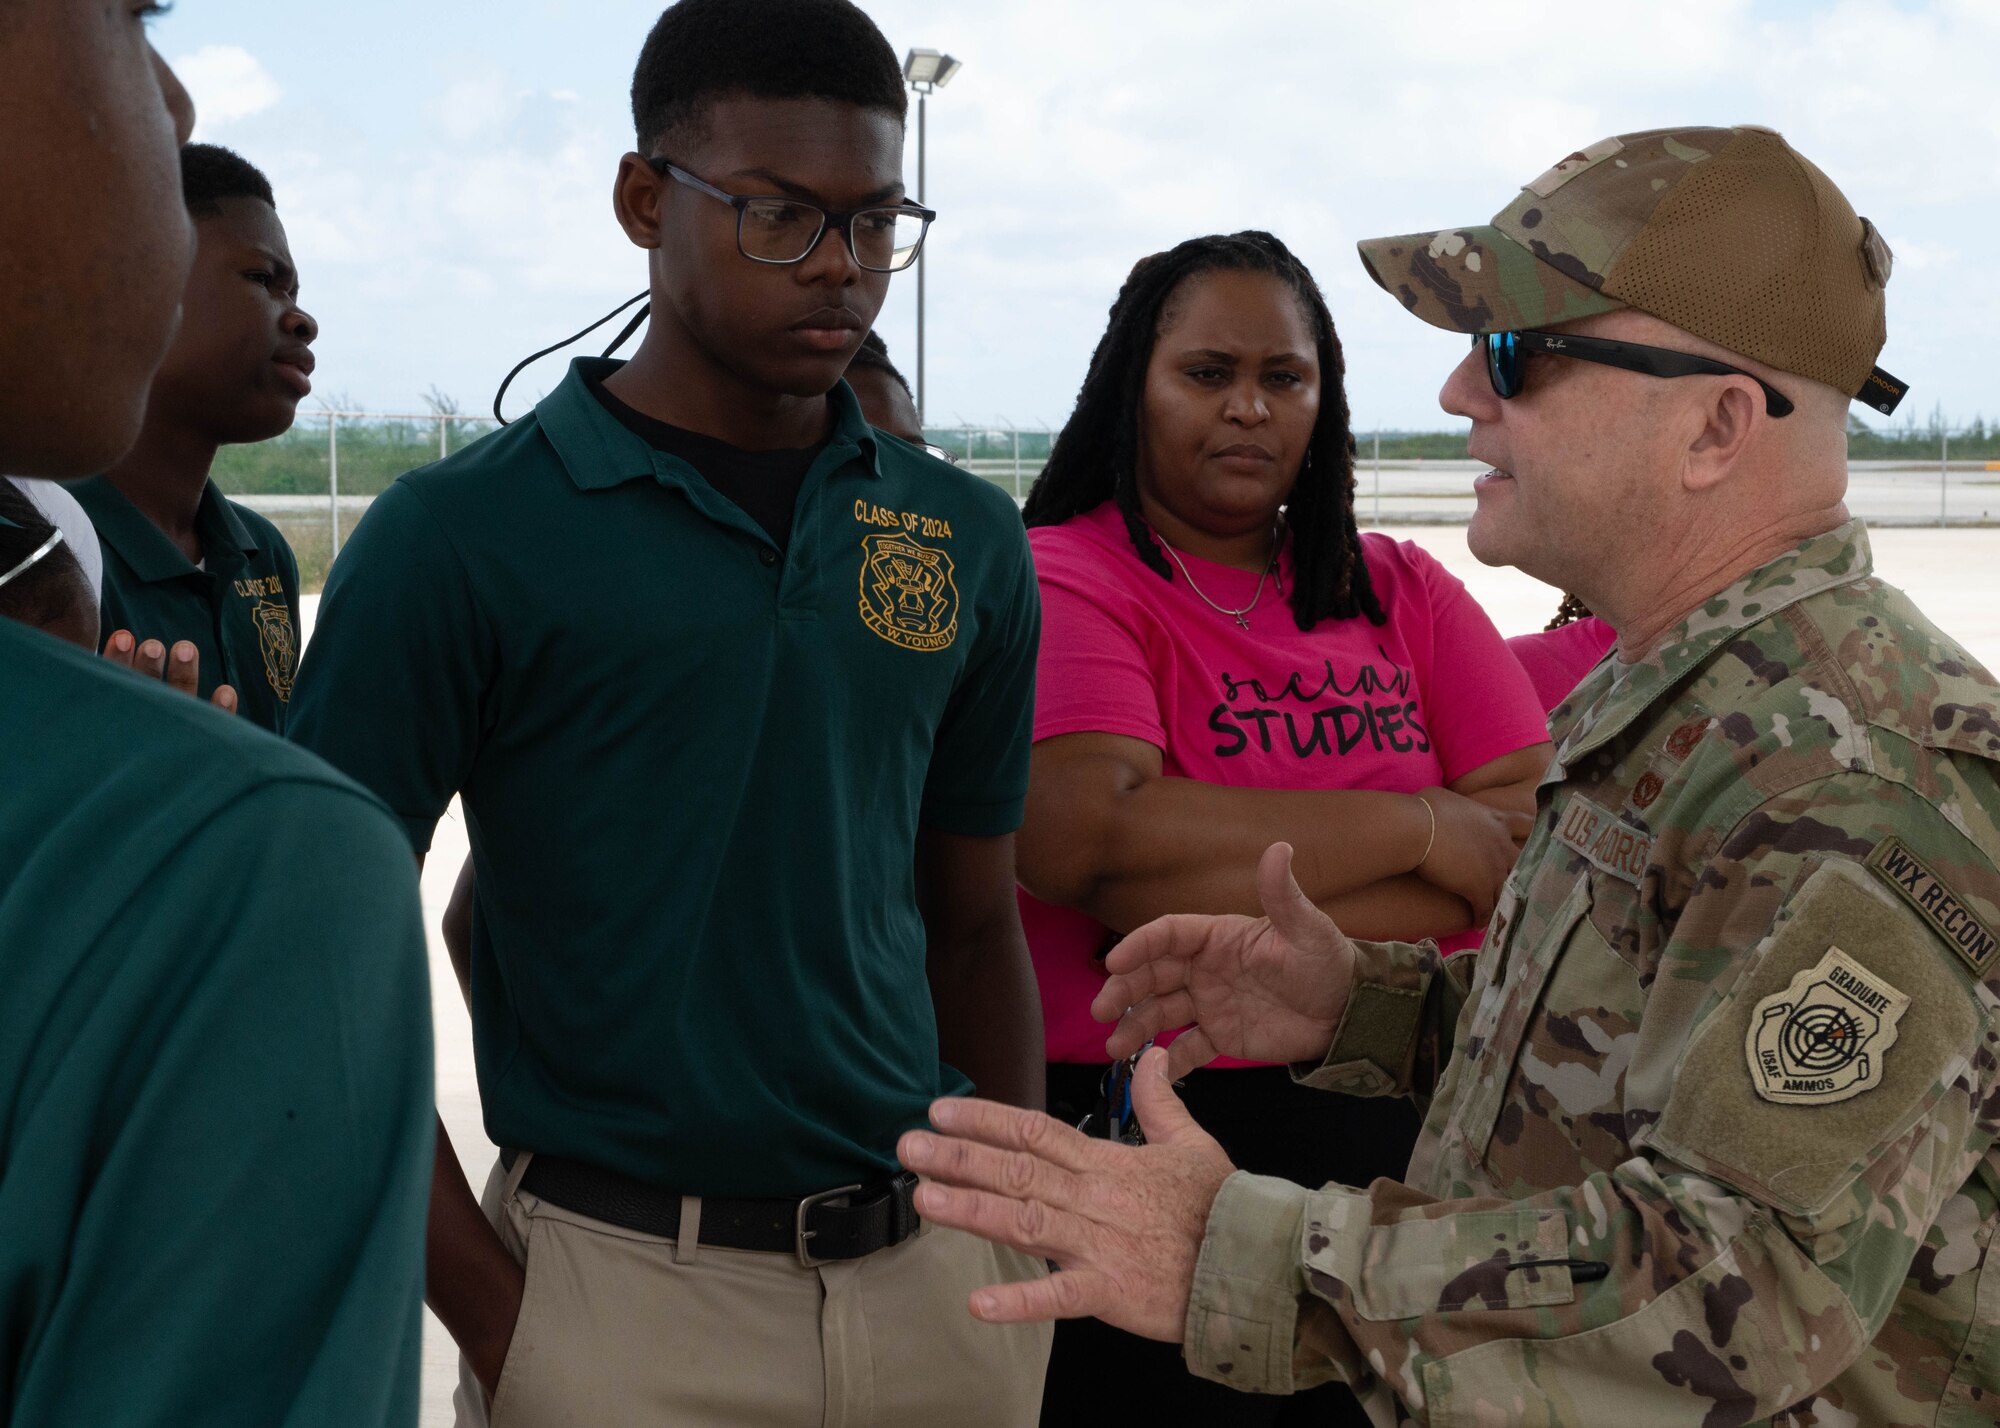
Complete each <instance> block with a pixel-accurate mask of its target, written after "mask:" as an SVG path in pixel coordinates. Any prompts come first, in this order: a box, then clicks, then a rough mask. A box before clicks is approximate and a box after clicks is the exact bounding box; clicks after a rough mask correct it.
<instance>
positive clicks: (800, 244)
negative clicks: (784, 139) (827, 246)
mask: <svg viewBox="0 0 2000 1428" xmlns="http://www.w3.org/2000/svg"><path fill="white" fill-rule="evenodd" d="M646 164H647V166H648V167H649V168H651V169H652V170H653V172H654V173H657V174H659V175H661V176H662V177H664V178H670V179H672V180H673V181H674V182H675V183H679V184H685V185H686V186H687V187H689V188H691V189H693V190H694V191H695V192H697V193H705V194H707V195H708V196H709V197H710V198H715V199H720V200H721V201H722V202H724V203H726V204H728V205H729V206H730V207H731V208H733V209H735V210H736V251H737V252H739V253H741V254H742V255H743V256H744V257H746V258H748V259H750V260H751V261H752V262H753V263H778V264H784V263H802V262H804V261H805V258H806V255H807V254H808V253H810V252H812V251H813V249H815V248H817V247H818V246H819V240H820V235H822V234H823V233H825V232H826V230H827V229H828V228H829V227H831V228H837V229H839V230H840V232H841V235H842V236H843V237H845V238H846V239H847V251H848V252H850V253H852V254H853V255H854V261H855V262H856V263H857V264H859V265H860V266H861V267H863V268H866V269H867V270H868V271H869V272H871V273H900V272H902V271H903V270H904V269H905V268H907V267H909V266H910V264H912V263H914V262H916V261H917V254H918V253H919V252H921V251H922V250H923V246H924V235H925V234H926V233H928V232H929V231H930V226H931V223H932V221H933V220H934V219H936V217H937V214H936V213H935V212H934V211H933V210H931V209H928V208H925V207H923V206H922V205H921V204H916V203H895V204H877V205H875V206H874V207H871V208H857V209H855V210H853V211H852V212H849V213H835V212H833V211H832V210H830V209H825V208H821V207H820V206H819V205H818V204H816V203H807V202H805V201H804V200H803V199H797V198H773V197H770V196H768V195H752V196H751V197H748V198H746V197H744V196H743V195H741V194H735V193H725V192H724V191H723V190H721V189H719V188H717V187H716V186H715V185H714V184H712V183H706V182H704V181H703V180H701V179H699V178H696V177H695V176H694V175H693V174H691V173H689V172H688V171H687V170H686V169H684V168H681V167H680V166H679V165H678V164H675V163H673V162H671V161H670V160H667V159H657V158H656V159H648V160H646Z"/></svg>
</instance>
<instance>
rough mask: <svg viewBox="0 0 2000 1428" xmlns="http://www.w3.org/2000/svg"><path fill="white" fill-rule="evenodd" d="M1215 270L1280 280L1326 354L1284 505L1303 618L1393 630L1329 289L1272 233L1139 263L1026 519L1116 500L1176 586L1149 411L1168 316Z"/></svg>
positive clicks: (1142, 554)
mask: <svg viewBox="0 0 2000 1428" xmlns="http://www.w3.org/2000/svg"><path fill="white" fill-rule="evenodd" d="M1210 272H1236V273H1269V274H1270V275H1271V276H1272V277H1275V278H1277V279H1279V280H1280V281H1281V282H1283V283H1284V284H1285V285H1286V286H1287V287H1289V288H1290V289H1291V290H1292V292H1293V294H1294V295H1295V296H1296V297H1297V298H1298V300H1299V305H1300V307H1301V308H1302V309H1304V312H1305V316H1306V320H1307V322H1308V323H1309V324H1310V326H1311V327H1312V331H1313V341H1314V343H1315V345H1316V347H1317V349H1318V352H1319V366H1320V391H1321V397H1320V407H1319V417H1318V420H1317V421H1315V422H1314V424H1313V430H1312V437H1311V440H1310V441H1308V442H1307V445H1306V457H1305V460H1304V462H1303V463H1301V466H1300V469H1299V473H1298V478H1297V480H1296V481H1295V483H1294V484H1293V486H1292V491H1291V495H1290V497H1289V498H1288V499H1287V501H1286V507H1285V520H1286V525H1287V526H1288V527H1289V529H1290V532H1291V540H1292V577H1293V578H1292V589H1291V594H1290V597H1289V598H1290V602H1291V606H1292V618H1293V619H1294V620H1295V621H1297V623H1298V627H1299V628H1300V629H1301V630H1310V629H1311V628H1312V627H1313V626H1314V625H1315V624H1317V623H1318V622H1319V621H1320V620H1323V619H1327V618H1328V617H1332V618H1335V619H1351V618H1353V617H1354V616H1356V615H1366V616H1367V617H1368V618H1369V619H1370V620H1371V621H1372V622H1374V623H1375V624H1377V625H1381V624H1386V623H1387V622H1388V616H1387V615H1386V614H1385V613H1384V612H1383V610H1382V603H1381V600H1380V599H1379V598H1378V597H1377V596H1376V593H1375V587H1374V584H1373V583H1372V582H1371V581H1370V580H1369V578H1368V565H1367V562H1366V561H1365V560H1364V559H1363V558H1362V554H1361V534H1360V532H1359V531H1358V530H1357V529H1356V528H1355V524H1354V437H1353V434H1352V432H1351V431H1350V429H1349V420H1348V412H1347V390H1346V386H1345V383H1344V378H1345V375H1346V363H1345V360H1344V359H1343V358H1342V356H1341V351H1340V338H1339V336H1338V335H1337V334H1336V333H1335V332H1334V329H1333V315H1332V314H1331V313H1330V312H1328V311H1327V307H1326V299H1325V297H1323V296H1322V295H1321V293H1320V290H1319V284H1318V283H1316V282H1314V281H1313V276H1312V274H1311V273H1309V272H1307V271H1306V267H1305V264H1303V263H1301V262H1300V261H1299V260H1298V259H1297V258H1296V257H1294V256H1293V255H1292V252H1291V250H1290V249H1289V248H1287V247H1286V246H1285V245H1284V244H1283V243H1281V242H1279V241H1278V240H1277V239H1276V238H1274V237H1272V236H1271V235H1270V234H1269V233H1261V232H1256V231H1254V230H1253V231H1245V232H1242V233H1231V234H1228V235H1226V236H1225V235H1221V234H1215V235H1211V236H1209V237H1205V238H1190V239H1188V240H1187V241H1186V242H1184V243H1181V244H1178V245H1177V246H1175V247H1173V248H1170V249H1168V250H1167V251H1166V252H1164V253H1155V254H1153V255H1152V256H1151V257H1147V258H1141V259H1140V260H1139V262H1138V263H1137V264H1136V265H1135V266H1134V267H1133V269H1132V272H1131V275H1130V276H1129V277H1127V278H1126V279H1125V285H1124V286H1123V287H1122V288H1120V289H1119V290H1118V297H1117V299H1116V300H1115V301H1113V303H1112V304H1111V321H1110V325H1109V326H1108V327H1106V329H1105V332H1104V337H1103V338H1102V340H1100V341H1099V342H1098V344H1097V351H1096V352H1094V353H1092V354H1091V358H1090V367H1089V369H1088V371H1086V372H1085V374H1084V378H1083V390H1082V391H1080V392H1079V393H1078V394H1077V398H1076V410H1075V411H1074V412H1072V413H1071V414H1070V418H1069V420H1068V421H1067V422H1066V423H1064V425H1063V429H1062V431H1061V432H1060V433H1059V434H1058V435H1057V436H1056V440H1055V446H1054V448H1053V449H1052V450H1051V451H1050V453H1049V462H1048V465H1047V466H1045V467H1044V468H1043V469H1042V474H1041V475H1040V476H1039V477H1037V478H1036V480H1035V484H1034V487H1033V489H1032V490H1030V491H1029V492H1028V499H1027V502H1026V504H1025V506H1024V507H1023V510H1022V516H1023V518H1024V519H1025V520H1026V521H1027V523H1028V524H1029V525H1030V526H1052V525H1059V524H1060V523H1062V522H1063V521H1066V520H1068V519H1070V518H1071V517H1072V516H1077V515H1081V514H1082V513H1083V512H1085V511H1088V510H1091V509H1093V508H1094V507H1096V506H1099V505H1102V504H1103V503H1104V502H1105V501H1115V502H1117V504H1118V509H1119V511H1120V512H1121V513H1123V515H1124V517H1125V530H1126V532H1127V533H1128V534H1129V535H1130V536H1131V539H1132V548H1133V549H1134V550H1135V551H1137V552H1138V554H1139V559H1140V560H1141V561H1143V562H1145V564H1146V566H1147V568H1148V569H1150V570H1152V571H1153V572H1154V573H1155V574H1156V575H1158V576H1159V577H1160V578H1161V579H1162V580H1168V581H1171V580H1172V579H1173V578H1174V572H1173V569H1172V568H1171V567H1170V566H1169V565H1168V564H1167V558H1166V556H1165V555H1163V554H1162V553H1161V551H1160V546H1159V542H1158V540H1157V539H1156V538H1155V536H1154V535H1153V533H1152V531H1151V530H1150V529H1149V528H1148V527H1147V525H1146V522H1145V519H1144V517H1143V516H1141V514H1140V508H1139V476H1138V466H1139V461H1138V457H1139V435H1140V432H1139V425H1140V415H1141V410H1142V407H1143V405H1144V397H1145V389H1146V367H1147V364H1148V363H1149V362H1151V361H1152V356H1153V344H1154V342H1155V340H1156V339H1157V338H1158V336H1159V327H1160V316H1161V313H1162V312H1163V311H1165V309H1166V306H1167V304H1168V302H1169V301H1170V300H1171V299H1172V297H1173V295H1174V293H1175V292H1176V291H1177V290H1178V289H1179V288H1180V287H1181V285H1182V284H1184V283H1185V282H1187V280H1188V279H1190V278H1192V277H1195V276H1196V275H1197V274H1201V273H1210Z"/></svg>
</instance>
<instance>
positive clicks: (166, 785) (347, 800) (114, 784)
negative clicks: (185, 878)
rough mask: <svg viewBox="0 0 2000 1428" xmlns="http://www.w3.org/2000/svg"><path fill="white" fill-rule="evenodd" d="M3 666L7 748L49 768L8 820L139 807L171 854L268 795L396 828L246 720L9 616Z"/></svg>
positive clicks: (312, 762)
mask: <svg viewBox="0 0 2000 1428" xmlns="http://www.w3.org/2000/svg"><path fill="white" fill-rule="evenodd" d="M0 664H4V665H5V666H6V668H7V671H8V678H7V680H6V682H5V686H6V687H5V689H4V692H0V748H7V749H10V750H13V751H16V752H20V751H25V750H34V751H37V753H38V761H39V766H40V767H42V768H43V769H44V770H45V771H46V772H45V775H44V776H43V777H41V778H37V779H35V780H31V781H26V783H25V784H24V785H20V786H17V787H15V788H14V789H13V790H11V791H10V793H9V804H10V807H9V810H8V811H9V813H10V814H13V815H16V816H21V815H26V814H27V808H26V805H27V804H29V803H33V802H37V801H39V802H42V803H45V804H46V805H47V806H46V807H45V808H43V809H42V810H41V813H40V815H38V816H40V817H42V818H44V819H45V820H47V822H48V824H49V826H53V825H54V823H55V822H57V821H59V820H60V819H61V818H62V817H63V816H65V815H66V814H70V813H74V812H75V811H77V810H79V809H85V808H89V807H93V806H97V807H99V808H100V811H101V810H102V808H103V807H106V806H116V805H118V804H120V803H121V802H130V803H131V804H132V805H133V806H134V808H135V809H139V810H143V815H144V822H145V824H146V825H147V827H148V828H149V829H151V830H152V834H153V835H154V836H155V837H156V839H157V841H158V842H159V843H160V845H161V851H162V853H163V854H164V852H165V851H166V846H167V844H168V843H169V842H170V841H171V840H172V839H173V838H174V837H176V836H180V835H183V834H185V833H186V832H187V830H189V829H191V828H193V827H195V826H198V825H200V824H202V823H204V822H205V821H207V820H208V819H209V818H211V817H213V816H214V814H215V813H216V812H218V811H219V810H222V809H226V808H228V807H229V806H231V805H233V804H236V803H240V802H241V801H243V800H245V799H247V798H250V797H252V796H254V795H257V794H259V793H260V792H261V793H268V794H269V795H271V796H272V797H273V798H275V799H277V800H278V801H281V802H285V803H287V804H289V805H296V807H297V808H298V810H299V811H300V814H301V815H302V816H307V817H310V816H312V814H313V813H314V811H315V810H324V809H327V808H329V807H333V806H337V805H343V804H359V805H365V806H366V807H367V808H369V809H371V810H374V811H375V812H376V813H378V814H379V816H380V821H381V823H382V825H383V828H384V829H385V831H387V832H388V833H390V834H392V835H394V834H395V833H396V824H395V822H394V820H393V818H392V817H391V815H390V814H389V811H388V809H387V808H386V807H385V806H384V805H383V804H382V803H381V801H380V800H379V799H377V798H376V797H375V796H374V795H372V794H370V793H368V792H367V791H365V790H364V789H362V788H361V786H360V785H358V784H356V783H354V782H353V781H352V780H350V779H348V778H346V777H345V776H344V775H342V774H340V773H338V772H336V771H335V770H334V769H333V767H332V766H331V765H329V764H327V763H326V762H325V761H323V760H322V759H319V758H318V757H316V756H314V755H313V754H310V753H307V752H306V751H305V750H304V749H302V748H299V747H298V746H296V745H293V744H289V743H286V742H285V741H284V740H282V739H280V738H278V737H277V736H275V735H273V734H271V733H269V732H267V731H266V730H264V729H262V728H259V727H258V726H256V725H255V724H253V723H251V722H250V721H249V720H247V719H240V718H235V717H232V716H230V715H226V714H223V713H222V712H220V711H219V710H216V709H214V708H212V707H210V706H209V705H208V704H206V703H204V702H203V701H200V700H197V699H193V698H190V697H189V696H187V695H185V694H181V693H179V692H177V691H174V690H170V689H168V688H166V687H165V686H164V685H162V684H159V683H157V682H154V681H149V680H145V679H142V678H140V677H138V676H136V675H133V674H131V673H129V672H128V671H124V670H120V669H117V668H115V667H113V666H112V665H110V664H109V663H107V662H106V661H104V660H103V659H101V658H99V657H97V656H95V655H91V654H89V653H87V652H85V651H83V650H79V649H75V648H73V647H71V646H69V645H66V644H64V643H62V642H61V641H59V640H55V639H52V638H50V637H49V636H46V635H43V634H41V633H40V632H39V631H35V630H29V629H27V628H26V627H23V626H19V625H15V624H14V623H13V622H11V621H0ZM107 800H108V802H107Z"/></svg>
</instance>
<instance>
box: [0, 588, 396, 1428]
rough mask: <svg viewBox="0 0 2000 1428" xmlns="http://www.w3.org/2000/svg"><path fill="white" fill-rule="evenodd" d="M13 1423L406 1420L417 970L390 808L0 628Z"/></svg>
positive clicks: (3, 1395) (2, 1241)
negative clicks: (4, 776) (4, 785)
mask: <svg viewBox="0 0 2000 1428" xmlns="http://www.w3.org/2000/svg"><path fill="white" fill-rule="evenodd" d="M0 670H4V671H5V674H4V675H0V750H4V751H5V754H4V763H5V767H6V769H7V771H8V772H7V781H6V789H5V793H4V795H0V1226H4V1229H0V1422H5V1423H8V1424H10V1425H12V1428H55V1426H56V1425H70V1424H83V1423H90V1424H110V1423H117V1424H131V1425H155V1424H157V1425H161V1428H167V1425H174V1428H181V1425H186V1424H193V1423H200V1424H214V1425H223V1428H253V1425H254V1428H268V1425H271V1424H276V1423H288V1424H290V1423H295V1424H306V1423H316V1424H317V1423H325V1424H333V1423H342V1424H347V1423H352V1424H362V1423H367V1424H375V1423H389V1424H404V1425H410V1424H414V1423H415V1422H416V1411H417V1380H418V1368H419V1363H420V1357H421V1334H422V1319H421V1307H420V1306H421V1302H422V1296H423V1245H424V1214H425V1208H426V1205H427V1203H428V1196H429V1187H430V1171H431V1162H432V1148H433V1144H434V1141H435V1135H434V1132H433V1121H432V1112H431V1107H432V1076H431V1033H430V1000H429V980H428V977H427V974H426V962H425V956H424V939H423V929H422V926H421V922H420V919H419V913H418V906H417V891H416V885H415V881H414V879H413V878H412V876H411V867H410V852H409V847H408V845H407V844H406V843H405V842H404V841H403V839H402V838H401V837H400V836H399V835H398V830H397V828H396V825H395V823H394V822H393V821H392V820H391V819H390V817H389V815H388V814H387V813H386V812H385V811H384V810H383V809H382V807H381V805H380V804H379V803H377V802H376V800H375V799H374V798H372V797H370V796H369V795H367V794H365V793H363V792H362V791H361V790H360V789H358V788H356V787H355V786H354V785H353V784H352V783H350V782H348V781H347V780H346V779H344V778H341V777H340V776H338V775H337V774H335V773H334V772H333V770H332V769H330V768H328V767H327V766H326V765H325V764H323V763H321V762H320V761H319V760H318V759H315V758H312V757H310V756H309V755H307V754H305V753H303V752H301V751H300V750H298V749H295V748H292V747H290V746H288V745H286V744H284V743H282V742H280V741H279V740H277V739H274V738H272V737H271V736H270V735H269V734H266V733H265V732H264V731H263V730H261V729H256V728H253V727H251V726H250V725H248V724H245V723H244V722H243V721H241V720H239V719H234V718H231V717H229V716H226V715H223V714H221V713H218V712H217V711H216V710H213V709H209V708H205V707H204V706H202V705H200V704H198V703H196V702H195V701H194V700H192V699H189V698H187V697H186V696H185V695H181V694H176V693H174V692H173V691H171V690H168V689H165V688H164V687H162V686H161V685H159V684H157V683H153V684H148V683H147V682H145V681H143V680H141V679H140V678H138V677H137V676H135V675H132V674H129V673H126V672H124V671H121V670H117V669H113V668H112V667H111V666H109V665H107V664H105V663H104V661H103V660H101V659H99V658H97V657H95V656H92V655H88V654H86V653H84V652H83V651H81V650H76V649H72V648H71V647H70V646H68V645H64V644H61V643H59V642H57V641H56V640H54V639H51V638H50V637H49V636H47V635H44V634H42V633H40V632H39V631H36V630H31V629H28V628H27V627H26V626H23V625H17V624H15V623H13V622H12V621H9V620H0Z"/></svg>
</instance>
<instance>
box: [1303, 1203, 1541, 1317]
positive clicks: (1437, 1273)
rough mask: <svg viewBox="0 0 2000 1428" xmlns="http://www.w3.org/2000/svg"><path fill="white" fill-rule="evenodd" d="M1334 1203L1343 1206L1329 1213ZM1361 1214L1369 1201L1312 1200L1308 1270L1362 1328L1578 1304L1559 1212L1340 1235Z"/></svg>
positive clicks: (1477, 1213) (1472, 1217)
mask: <svg viewBox="0 0 2000 1428" xmlns="http://www.w3.org/2000/svg"><path fill="white" fill-rule="evenodd" d="M1336 1199H1338V1200H1339V1201H1342V1202H1345V1203H1341V1204H1338V1205H1334V1204H1328V1203H1325V1202H1328V1201H1334V1200H1336ZM1355 1202H1359V1203H1358V1204H1357V1203H1355ZM1357 1211H1358V1212H1359V1214H1360V1215H1361V1216H1366V1214H1367V1213H1368V1209H1367V1201H1366V1199H1365V1197H1363V1196H1360V1195H1358V1194H1355V1193H1354V1192H1351V1191H1320V1192H1318V1193H1316V1194H1314V1195H1313V1196H1312V1197H1311V1199H1310V1200H1309V1201H1308V1202H1307V1206H1306V1215H1305V1223H1304V1234H1305V1246H1304V1248H1305V1268H1306V1280H1307V1283H1308V1284H1310V1285H1311V1287H1312V1289H1313V1291H1314V1292H1315V1293H1316V1294H1318V1295H1320V1296H1321V1297H1322V1298H1324V1299H1327V1300H1329V1301H1330V1302H1334V1303H1338V1302H1339V1301H1340V1300H1341V1299H1342V1298H1347V1299H1349V1300H1351V1301H1352V1303H1353V1305H1354V1309H1355V1312H1356V1313H1357V1314H1359V1315H1360V1316H1361V1317H1362V1318H1363V1319H1369V1320H1374V1321H1377V1322H1382V1321H1387V1320H1393V1319H1414V1318H1418V1317H1420V1316H1423V1315H1427V1314H1453V1313H1458V1312H1460V1311H1463V1310H1468V1309H1486V1310H1494V1309H1539V1308H1543V1307H1546V1306H1548V1305H1553V1304H1568V1303H1571V1302H1573V1301H1574V1300H1575V1298H1576V1289H1575V1287H1574V1285H1572V1284H1571V1282H1570V1261H1569V1258H1568V1255H1569V1232H1570V1226H1569V1216H1568V1215H1567V1214H1566V1213H1565V1212H1563V1211H1561V1210H1470V1211H1463V1212H1460V1213H1458V1214H1451V1215H1441V1216H1438V1217H1437V1218H1435V1219H1421V1218H1416V1217H1411V1218H1407V1219H1399V1220H1395V1221H1392V1222H1390V1223H1388V1224H1382V1225H1373V1226H1371V1227H1369V1229H1368V1230H1367V1232H1366V1233H1365V1234H1361V1235H1355V1234H1343V1233H1339V1232H1338V1229H1337V1227H1338V1226H1339V1225H1341V1224H1342V1223H1343V1222H1344V1221H1347V1220H1348V1219H1350V1217H1352V1216H1354V1215H1355V1214H1356V1212H1357ZM1329 1231H1331V1232H1329Z"/></svg>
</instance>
